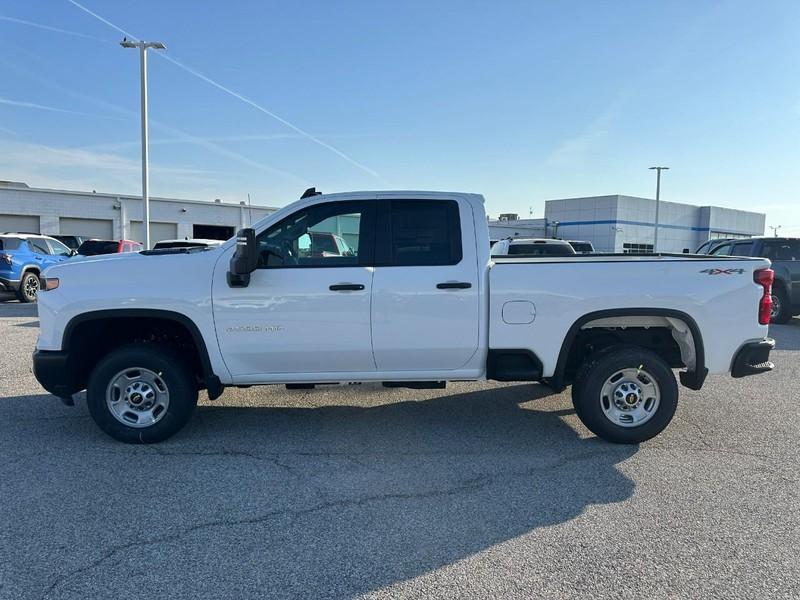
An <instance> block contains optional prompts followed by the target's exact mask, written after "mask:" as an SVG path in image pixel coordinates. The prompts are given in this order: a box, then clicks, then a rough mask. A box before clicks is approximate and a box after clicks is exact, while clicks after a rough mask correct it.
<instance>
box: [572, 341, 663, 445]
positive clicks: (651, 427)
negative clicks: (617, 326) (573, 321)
mask: <svg viewBox="0 0 800 600" xmlns="http://www.w3.org/2000/svg"><path fill="white" fill-rule="evenodd" d="M589 360H590V362H589V363H587V364H586V365H584V367H583V368H582V369H581V377H580V380H579V382H576V383H578V386H577V388H576V387H575V386H574V385H573V394H572V402H573V405H574V406H575V412H576V413H577V415H578V417H579V418H580V420H581V421H582V422H583V424H584V425H586V427H587V428H588V429H589V430H591V431H592V433H594V434H596V435H597V436H598V437H601V438H603V439H604V440H607V441H609V442H614V443H618V444H637V443H639V442H643V441H645V440H649V439H650V438H652V437H654V436H656V435H658V434H659V433H661V432H662V431H663V430H664V429H665V428H666V427H667V425H669V423H670V421H671V420H672V417H673V415H674V414H675V409H676V408H677V406H678V385H677V383H676V381H675V376H674V375H673V374H672V370H671V369H670V368H669V365H668V364H667V363H666V362H665V361H664V359H662V358H661V357H660V356H658V355H657V354H655V353H653V352H651V351H649V350H646V349H644V348H636V347H625V348H620V349H617V350H612V351H609V352H604V353H602V354H600V355H599V356H597V357H596V358H594V359H589Z"/></svg>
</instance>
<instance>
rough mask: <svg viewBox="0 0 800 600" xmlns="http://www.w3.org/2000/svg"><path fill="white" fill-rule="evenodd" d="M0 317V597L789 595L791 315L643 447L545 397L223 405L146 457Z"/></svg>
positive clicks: (17, 323) (275, 392)
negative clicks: (768, 350)
mask: <svg viewBox="0 0 800 600" xmlns="http://www.w3.org/2000/svg"><path fill="white" fill-rule="evenodd" d="M36 335H37V320H36V313H35V307H33V306H30V305H20V304H18V303H16V302H5V303H0V340H2V344H0V360H2V365H3V369H2V371H0V446H1V447H2V461H0V481H1V482H2V485H0V503H1V506H2V513H1V514H2V518H0V548H2V560H0V597H2V598H14V599H21V598H37V599H39V598H109V597H125V598H133V597H138V598H163V597H172V598H215V599H216V598H243V597H265V598H266V597H270V598H272V597H277V598H284V597H287V598H288V597H297V598H349V597H370V598H394V597H420V596H428V597H443V598H455V597H459V598H485V597H504V598H511V597H518V598H530V597H548V598H559V597H597V598H675V597H684V598H698V597H716V598H797V597H800V583H798V582H800V566H799V565H800V563H799V561H798V558H797V557H798V556H799V555H800V502H799V501H798V500H799V499H800V482H799V480H798V478H799V477H800V476H798V466H799V465H800V460H799V459H800V451H798V443H797V441H798V437H800V417H798V403H799V402H800V392H798V378H799V377H800V360H798V358H800V319H795V320H794V321H793V322H792V323H791V324H789V325H784V326H776V327H773V329H772V335H773V336H774V337H775V338H776V340H777V342H778V350H777V351H776V352H775V353H774V355H773V356H774V361H775V363H776V364H777V370H776V371H775V372H773V373H770V374H767V375H762V376H757V377H750V378H745V379H741V380H734V379H730V378H727V377H711V378H709V381H708V384H707V386H706V388H705V389H704V390H703V391H702V392H692V391H689V390H686V389H682V390H681V394H682V402H681V404H680V406H679V409H678V413H677V415H676V417H675V420H674V421H673V423H672V424H671V426H670V427H669V428H668V429H667V430H666V431H665V432H664V433H663V434H662V435H661V436H659V437H658V438H656V439H654V440H652V441H650V442H647V443H645V444H641V445H640V446H615V445H611V444H607V443H604V442H601V441H598V440H597V439H595V438H594V437H593V436H592V435H591V434H590V433H589V432H588V431H587V430H586V429H584V428H583V426H582V425H581V424H580V423H579V421H578V420H577V418H576V417H575V415H574V414H573V412H572V408H571V403H570V400H569V393H568V392H567V393H564V394H558V395H553V394H548V393H547V390H546V389H544V388H542V387H540V386H537V385H513V384H512V385H508V384H494V383H492V384H454V385H451V386H450V387H449V388H448V389H447V390H446V391H442V390H426V391H411V390H384V389H382V388H379V387H376V386H371V385H369V386H368V385H362V386H350V387H336V388H323V389H320V390H315V391H299V390H298V391H286V390H284V389H283V388H282V387H268V388H251V389H248V390H228V391H226V393H225V394H224V395H223V397H222V398H221V399H219V400H218V401H216V402H213V403H211V402H208V400H207V399H204V400H202V401H201V406H200V408H199V409H198V411H197V413H196V414H195V417H194V419H193V421H192V422H191V423H190V425H189V426H188V427H187V428H186V429H184V430H183V431H182V432H181V433H180V434H178V435H177V436H176V437H174V438H172V439H171V440H169V441H167V442H165V443H162V444H160V445H157V446H148V447H142V446H139V447H136V446H126V445H123V444H120V443H117V442H114V441H113V440H111V439H110V438H107V437H106V436H105V435H104V434H103V433H102V432H101V431H100V430H99V429H97V428H96V427H95V425H94V423H93V422H92V421H91V419H90V418H89V416H88V413H87V410H86V406H85V403H84V402H80V401H79V402H78V403H77V405H76V406H75V407H74V408H68V407H66V406H64V405H62V404H61V402H59V401H58V400H57V399H56V398H54V397H52V396H49V395H47V394H46V393H44V391H43V390H41V389H40V388H39V386H38V384H37V383H36V381H35V379H34V378H33V376H32V374H31V372H30V353H31V352H32V350H33V346H34V343H35V339H36Z"/></svg>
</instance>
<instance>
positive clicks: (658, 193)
mask: <svg viewBox="0 0 800 600" xmlns="http://www.w3.org/2000/svg"><path fill="white" fill-rule="evenodd" d="M653 169H655V171H656V172H657V175H656V222H655V223H654V224H653V252H658V204H659V202H660V201H661V171H669V167H650V170H651V171H652V170H653Z"/></svg>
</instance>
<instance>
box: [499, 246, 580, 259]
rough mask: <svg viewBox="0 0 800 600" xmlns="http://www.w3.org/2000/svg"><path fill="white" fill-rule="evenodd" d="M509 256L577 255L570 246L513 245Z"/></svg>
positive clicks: (509, 249) (509, 250) (510, 247)
mask: <svg viewBox="0 0 800 600" xmlns="http://www.w3.org/2000/svg"><path fill="white" fill-rule="evenodd" d="M508 254H509V255H511V254H516V255H524V256H567V255H572V254H575V252H574V251H573V250H572V248H571V247H570V246H567V245H565V244H511V245H510V246H509V247H508Z"/></svg>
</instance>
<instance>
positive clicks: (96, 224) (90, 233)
mask: <svg viewBox="0 0 800 600" xmlns="http://www.w3.org/2000/svg"><path fill="white" fill-rule="evenodd" d="M58 228H59V233H62V234H64V235H82V236H85V237H90V238H98V239H100V240H113V239H114V237H115V236H114V222H113V221H111V220H110V219H108V220H107V219H73V218H70V217H61V218H60V219H59V220H58Z"/></svg>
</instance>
